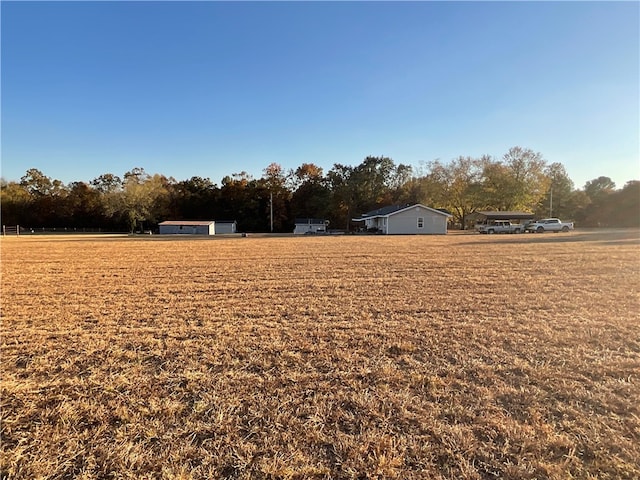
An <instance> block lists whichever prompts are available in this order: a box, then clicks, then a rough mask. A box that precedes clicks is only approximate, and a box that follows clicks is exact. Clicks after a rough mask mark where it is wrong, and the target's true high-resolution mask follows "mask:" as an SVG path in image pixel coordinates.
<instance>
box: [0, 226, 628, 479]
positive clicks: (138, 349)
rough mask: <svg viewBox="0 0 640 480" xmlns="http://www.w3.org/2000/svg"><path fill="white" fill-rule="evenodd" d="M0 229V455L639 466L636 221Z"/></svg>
mask: <svg viewBox="0 0 640 480" xmlns="http://www.w3.org/2000/svg"><path fill="white" fill-rule="evenodd" d="M0 245H1V247H2V300H1V307H2V351H1V353H2V357H1V367H2V372H1V373H2V385H1V392H0V393H1V403H2V405H1V407H2V409H1V413H2V432H1V434H2V438H1V442H2V443H1V454H2V458H1V461H0V471H1V472H2V473H0V477H7V478H12V479H31V478H50V479H54V478H56V479H57V478H85V479H89V478H113V479H126V478H131V479H134V478H135V479H139V478H148V479H151V478H153V479H155V478H184V479H191V478H193V479H205V478H238V479H249V478H252V479H253V478H257V479H307V478H309V479H392V478H398V479H445V478H446V479H457V478H462V479H485V478H505V479H534V478H535V479H543V478H549V479H567V478H580V479H596V478H598V479H608V478H610V479H624V478H626V479H632V478H639V477H640V433H639V432H640V383H639V382H640V320H639V316H638V312H639V311H640V308H639V307H640V298H639V297H640V255H639V254H640V236H639V232H638V231H636V230H633V231H609V232H596V231H594V232H573V233H570V234H558V235H554V234H545V235H518V236H491V237H485V236H480V235H464V234H457V235H456V234H450V235H447V236H442V237H413V236H408V237H381V236H374V237H350V236H343V237H312V238H310V237H304V238H257V237H249V238H227V239H219V238H218V239H185V238H180V239H166V238H158V237H149V238H128V237H102V238H95V237H94V238H92V237H37V236H36V237H19V238H14V237H12V238H9V237H7V238H3V239H2V242H1V244H0Z"/></svg>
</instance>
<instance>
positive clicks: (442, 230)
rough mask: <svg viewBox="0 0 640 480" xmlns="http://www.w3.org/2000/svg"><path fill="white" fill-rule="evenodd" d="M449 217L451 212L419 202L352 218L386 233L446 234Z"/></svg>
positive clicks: (386, 208)
mask: <svg viewBox="0 0 640 480" xmlns="http://www.w3.org/2000/svg"><path fill="white" fill-rule="evenodd" d="M449 217H451V215H450V214H449V213H446V212H443V211H440V210H436V209H435V208H430V207H425V206H424V205H421V204H419V203H417V204H414V205H391V206H388V207H383V208H379V209H378V210H373V211H371V212H367V213H365V214H364V215H362V216H360V217H359V218H354V219H352V220H353V221H354V222H364V228H365V229H366V230H368V231H373V230H375V231H378V232H380V233H382V234H385V235H444V234H446V233H447V220H448V219H449Z"/></svg>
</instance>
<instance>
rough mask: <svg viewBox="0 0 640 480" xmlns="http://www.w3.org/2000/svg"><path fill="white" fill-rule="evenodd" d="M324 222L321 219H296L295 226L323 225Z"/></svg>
mask: <svg viewBox="0 0 640 480" xmlns="http://www.w3.org/2000/svg"><path fill="white" fill-rule="evenodd" d="M324 223H325V220H324V219H323V218H296V219H295V224H296V225H324Z"/></svg>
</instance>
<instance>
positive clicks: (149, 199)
mask: <svg viewBox="0 0 640 480" xmlns="http://www.w3.org/2000/svg"><path fill="white" fill-rule="evenodd" d="M168 183H169V181H168V179H167V178H166V177H164V176H162V175H158V174H155V175H153V176H151V175H149V174H147V173H146V172H145V171H144V169H142V168H136V169H133V170H132V171H130V172H127V173H125V175H124V181H123V185H122V190H120V191H115V192H112V193H111V194H109V201H108V203H107V205H108V211H110V213H114V214H116V213H119V214H121V215H122V216H123V217H124V219H125V220H126V223H127V226H128V228H129V231H130V232H131V233H133V232H135V231H136V229H143V228H144V223H145V222H155V221H156V220H157V219H158V218H159V217H160V216H161V215H162V209H163V208H166V206H167V204H168V188H167V186H168Z"/></svg>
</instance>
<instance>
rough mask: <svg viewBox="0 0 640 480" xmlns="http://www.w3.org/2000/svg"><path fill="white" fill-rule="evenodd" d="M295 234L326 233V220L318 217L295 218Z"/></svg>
mask: <svg viewBox="0 0 640 480" xmlns="http://www.w3.org/2000/svg"><path fill="white" fill-rule="evenodd" d="M295 225H296V226H295V228H294V229H293V233H294V234H295V235H304V234H313V233H327V221H326V220H323V219H320V218H296V219H295Z"/></svg>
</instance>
